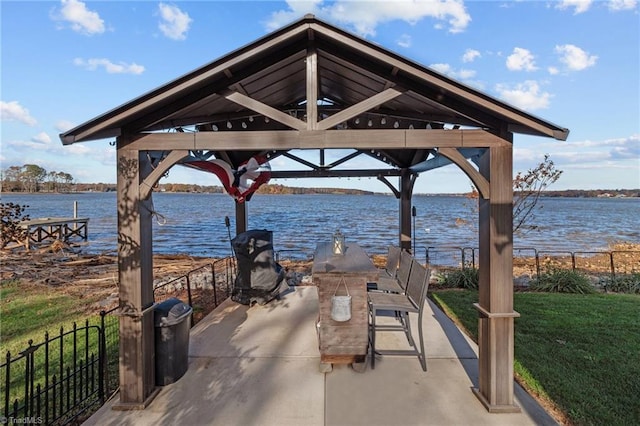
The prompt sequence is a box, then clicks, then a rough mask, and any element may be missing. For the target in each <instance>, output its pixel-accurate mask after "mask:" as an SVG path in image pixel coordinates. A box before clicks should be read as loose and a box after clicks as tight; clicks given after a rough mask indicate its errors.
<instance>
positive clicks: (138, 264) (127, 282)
mask: <svg viewBox="0 0 640 426" xmlns="http://www.w3.org/2000/svg"><path fill="white" fill-rule="evenodd" d="M122 142H123V141H122V140H120V138H119V140H118V146H119V147H120V146H123V145H124V144H123V143H122ZM117 156H118V177H117V179H118V183H117V188H118V278H119V283H120V401H119V402H118V403H116V404H115V405H114V406H113V408H114V409H115V410H139V409H144V408H145V407H146V406H147V405H148V404H149V403H150V402H151V400H152V399H153V398H154V397H155V395H156V394H157V392H158V391H159V389H160V388H156V386H155V345H154V332H155V330H154V322H153V309H151V307H152V306H153V247H152V222H151V212H152V206H151V202H150V198H151V197H149V199H147V200H141V199H140V198H139V193H140V191H139V189H140V183H141V182H142V181H143V180H144V178H145V177H146V176H147V175H148V174H149V173H150V171H151V165H150V164H149V162H148V159H147V158H146V156H145V155H142V154H141V153H140V152H139V151H137V150H127V149H118V152H117Z"/></svg>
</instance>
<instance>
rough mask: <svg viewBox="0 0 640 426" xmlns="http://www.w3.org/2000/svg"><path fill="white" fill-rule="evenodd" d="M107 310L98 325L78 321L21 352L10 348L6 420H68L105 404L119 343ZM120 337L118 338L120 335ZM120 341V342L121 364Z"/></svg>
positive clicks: (5, 371)
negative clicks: (110, 371)
mask: <svg viewBox="0 0 640 426" xmlns="http://www.w3.org/2000/svg"><path fill="white" fill-rule="evenodd" d="M106 316H107V313H106V312H104V311H103V312H102V313H101V317H100V321H99V323H98V324H92V322H94V323H95V322H96V320H95V319H94V320H93V321H92V320H88V319H87V320H86V321H85V323H84V325H83V326H78V325H77V323H73V326H72V328H71V329H70V330H67V331H65V329H64V328H63V327H60V330H59V332H58V333H56V334H55V335H53V336H52V335H50V334H49V332H45V335H44V341H43V342H42V343H37V344H34V342H33V340H29V342H28V346H27V347H26V348H25V349H24V350H21V351H18V352H17V354H16V355H12V354H11V351H7V352H6V355H5V361H4V362H3V363H2V364H0V377H1V379H2V383H1V384H0V389H1V390H2V415H1V417H2V420H3V423H7V424H13V423H22V424H25V423H35V424H47V425H56V424H68V423H71V422H73V421H75V420H77V419H78V418H79V417H81V416H82V415H83V414H84V413H86V412H87V411H89V410H91V409H92V408H94V407H96V406H100V405H101V404H103V403H104V401H105V400H106V398H107V397H108V396H109V395H110V393H111V392H112V391H113V389H112V388H113V386H112V385H110V383H109V381H107V380H105V378H106V377H107V375H108V374H109V373H108V369H107V367H108V364H109V361H110V359H111V358H113V350H112V347H113V345H114V342H113V341H112V340H111V339H110V340H109V341H107V338H106V336H107V335H109V336H112V335H113V333H112V330H110V324H109V323H110V321H108V319H106V318H105V317H106ZM116 337H117V336H116ZM117 343H118V342H117V340H116V341H115V345H116V353H115V360H116V362H117Z"/></svg>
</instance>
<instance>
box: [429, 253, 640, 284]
mask: <svg viewBox="0 0 640 426" xmlns="http://www.w3.org/2000/svg"><path fill="white" fill-rule="evenodd" d="M418 249H419V250H424V253H425V261H426V263H427V264H428V265H432V266H439V267H444V268H466V267H472V268H476V267H477V265H476V262H477V261H476V259H477V258H478V251H479V249H478V248H477V247H457V246H430V247H426V248H425V247H419V248H418ZM639 253H640V252H639V251H637V250H610V251H604V250H602V251H571V250H562V251H559V250H538V249H536V248H534V247H514V248H513V258H514V265H515V264H516V263H527V264H530V265H533V267H534V268H535V269H534V270H533V271H532V273H531V275H532V276H535V277H539V276H540V274H541V272H544V271H543V268H544V267H548V266H555V267H559V268H567V267H569V268H571V269H572V270H574V271H576V270H579V271H583V272H587V273H590V274H594V273H595V274H598V275H603V276H605V275H606V276H610V277H611V278H612V279H614V278H615V277H616V274H629V273H636V272H639V271H640V264H636V265H633V264H631V265H630V264H629V263H628V262H625V261H624V259H622V257H623V256H625V255H626V256H633V255H635V256H637V255H638V254H639ZM596 260H597V261H598V262H596Z"/></svg>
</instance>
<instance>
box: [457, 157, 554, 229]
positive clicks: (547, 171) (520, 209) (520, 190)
mask: <svg viewBox="0 0 640 426" xmlns="http://www.w3.org/2000/svg"><path fill="white" fill-rule="evenodd" d="M561 175H562V170H558V169H556V166H555V164H554V163H553V161H552V160H551V158H550V156H549V154H545V156H544V160H543V161H542V162H541V163H540V164H538V165H537V166H536V167H534V168H532V169H529V170H527V171H526V172H518V173H517V174H516V176H515V178H514V179H513V232H514V233H520V234H523V233H525V232H526V231H531V230H535V229H537V228H538V226H536V225H534V224H532V221H533V219H534V218H535V213H536V210H538V209H541V208H542V207H543V206H542V204H539V203H538V201H539V198H540V195H542V192H543V191H544V190H545V189H546V188H547V187H548V186H549V185H551V184H552V183H554V182H556V181H557V180H558V179H560V176H561ZM467 198H468V199H470V200H473V201H474V208H475V209H476V210H477V208H478V201H477V200H478V190H477V189H476V188H475V187H474V186H473V185H472V186H471V192H470V193H469V194H467ZM476 216H477V215H476ZM458 220H459V221H461V222H464V221H463V220H461V219H458ZM473 226H476V227H477V223H474V224H473Z"/></svg>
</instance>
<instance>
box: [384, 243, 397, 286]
mask: <svg viewBox="0 0 640 426" xmlns="http://www.w3.org/2000/svg"><path fill="white" fill-rule="evenodd" d="M401 252H402V250H401V249H400V247H398V246H394V245H393V244H392V245H390V246H389V250H388V251H387V263H386V265H385V267H384V269H381V270H380V276H382V277H385V278H395V277H396V271H397V270H398V266H399V264H400V253H401Z"/></svg>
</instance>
